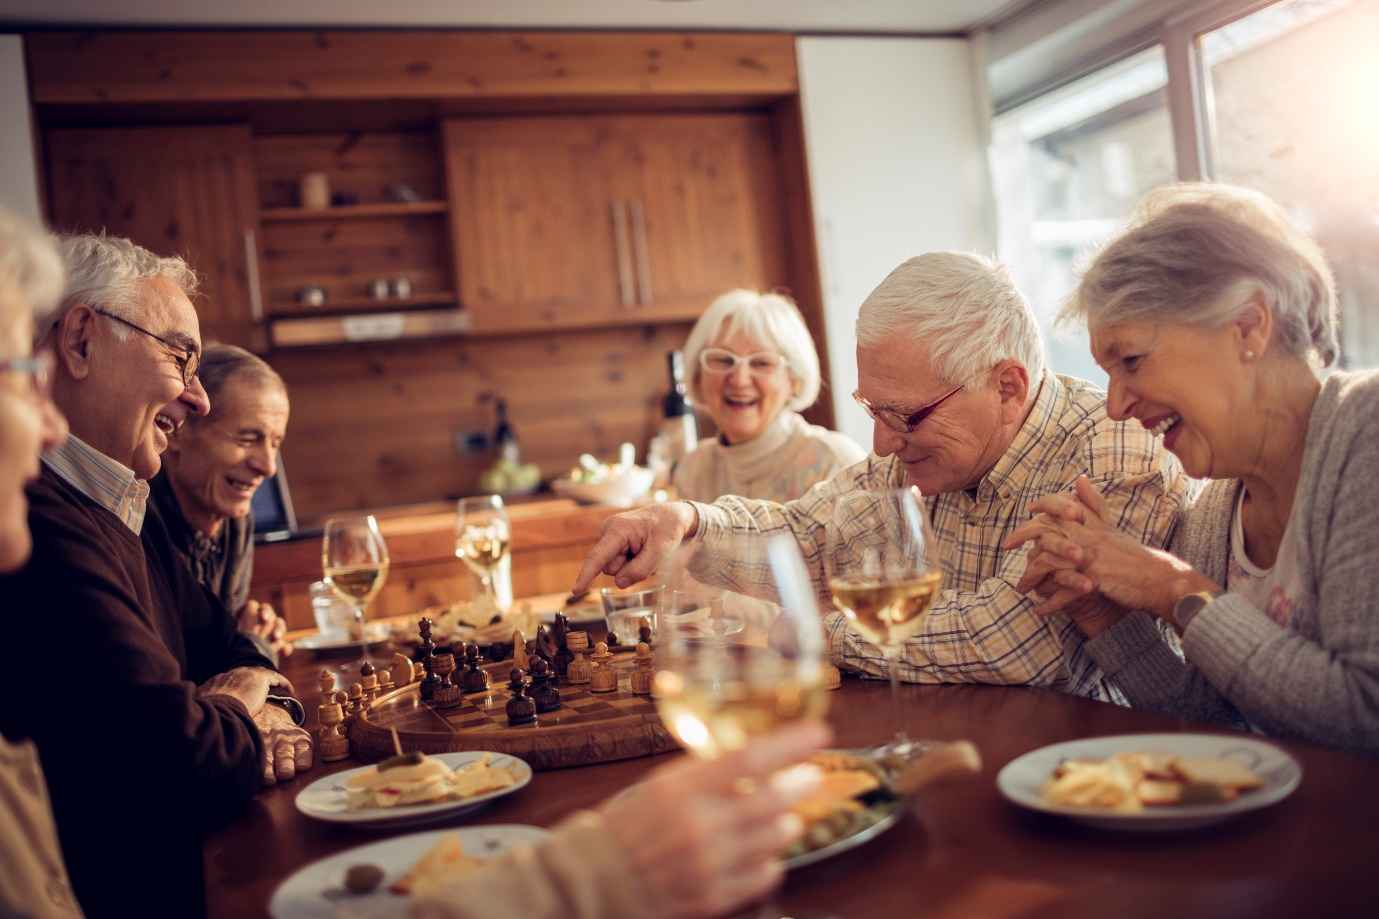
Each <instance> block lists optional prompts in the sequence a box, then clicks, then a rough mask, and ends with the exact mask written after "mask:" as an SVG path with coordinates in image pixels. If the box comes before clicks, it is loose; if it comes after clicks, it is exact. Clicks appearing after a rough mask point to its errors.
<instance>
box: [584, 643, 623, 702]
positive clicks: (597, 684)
mask: <svg viewBox="0 0 1379 919" xmlns="http://www.w3.org/2000/svg"><path fill="white" fill-rule="evenodd" d="M589 660H591V661H593V662H594V669H593V670H591V671H590V673H589V691H590V692H617V691H618V671H617V670H616V669H615V668H614V667H613V664H612V661H613V652H612V651H609V650H608V645H607V644H605V643H604V642H599V643H598V644H596V645H594V653H593V654H590V655H589Z"/></svg>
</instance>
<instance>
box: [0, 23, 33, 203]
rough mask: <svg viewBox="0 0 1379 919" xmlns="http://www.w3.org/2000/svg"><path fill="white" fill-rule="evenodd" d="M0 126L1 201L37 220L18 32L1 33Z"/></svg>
mask: <svg viewBox="0 0 1379 919" xmlns="http://www.w3.org/2000/svg"><path fill="white" fill-rule="evenodd" d="M0 126H3V129H2V130H0V204H3V205H4V206H5V207H7V208H9V209H10V210H12V211H16V212H18V213H21V214H24V215H26V216H28V217H31V218H32V219H34V220H39V219H41V217H42V215H41V214H40V213H39V204H38V166H37V164H36V163H35V161H34V138H33V122H32V120H31V118H30V115H29V82H28V79H27V78H26V77H25V75H24V41H23V39H22V38H20V36H18V35H0Z"/></svg>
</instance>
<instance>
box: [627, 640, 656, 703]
mask: <svg viewBox="0 0 1379 919" xmlns="http://www.w3.org/2000/svg"><path fill="white" fill-rule="evenodd" d="M655 679H656V658H655V657H653V656H652V654H651V646H650V645H648V644H647V643H646V642H644V641H639V642H637V669H636V670H634V671H632V679H631V683H632V692H633V694H634V695H638V696H649V695H651V684H652V682H653V681H654V680H655Z"/></svg>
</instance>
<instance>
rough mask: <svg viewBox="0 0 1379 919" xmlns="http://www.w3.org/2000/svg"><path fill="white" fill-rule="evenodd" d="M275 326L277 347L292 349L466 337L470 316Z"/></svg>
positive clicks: (280, 322)
mask: <svg viewBox="0 0 1379 919" xmlns="http://www.w3.org/2000/svg"><path fill="white" fill-rule="evenodd" d="M272 325H273V329H272V338H273V344H274V346H275V347H279V348H291V347H304V346H311V345H338V344H359V343H361V342H371V341H398V340H401V339H407V338H434V337H436V336H441V335H464V334H466V333H467V332H468V331H469V314H468V313H466V312H465V311H464V310H461V309H454V310H414V311H411V312H402V311H393V312H379V313H370V314H361V315H358V316H302V317H293V318H289V319H274V320H273V324H272Z"/></svg>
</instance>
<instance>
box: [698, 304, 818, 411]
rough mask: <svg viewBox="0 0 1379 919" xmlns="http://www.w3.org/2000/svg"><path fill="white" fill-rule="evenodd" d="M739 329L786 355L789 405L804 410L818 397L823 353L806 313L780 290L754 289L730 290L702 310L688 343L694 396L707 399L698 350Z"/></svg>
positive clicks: (796, 409) (786, 405) (783, 355)
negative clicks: (801, 313)
mask: <svg viewBox="0 0 1379 919" xmlns="http://www.w3.org/2000/svg"><path fill="white" fill-rule="evenodd" d="M736 332H741V333H743V334H744V335H747V336H749V337H751V338H753V339H755V340H756V341H758V342H760V343H761V346H762V347H763V348H766V349H768V350H771V351H777V352H779V353H780V354H781V356H782V357H784V358H785V371H786V373H787V374H789V376H790V381H791V384H792V393H791V396H790V401H788V402H786V403H785V408H786V409H788V410H790V411H792V412H799V411H803V410H805V409H807V408H809V406H811V405H813V404H814V401H815V400H816V399H818V398H819V387H820V374H819V353H818V352H817V351H815V350H814V339H813V338H812V337H811V336H810V334H809V327H808V326H806V325H805V324H804V317H803V316H801V315H800V310H799V308H798V307H797V306H795V303H794V301H792V300H791V299H790V298H789V297H785V296H782V295H781V294H763V293H757V292H756V291H754V290H743V289H742V288H738V289H737V290H730V291H728V292H727V293H726V294H724V295H723V296H721V297H719V298H718V299H717V300H715V301H713V303H710V304H709V308H708V309H706V310H704V313H703V315H701V316H700V317H699V321H698V322H696V323H695V324H694V328H693V329H691V330H690V334H689V338H688V339H687V340H686V341H685V348H684V352H685V366H686V367H687V368H688V369H689V373H690V397H691V398H693V399H694V400H695V401H696V402H701V403H702V402H703V401H704V397H703V394H702V392H701V391H700V388H699V382H700V376H701V371H700V368H699V354H700V352H702V351H703V350H704V349H705V348H707V347H710V346H711V345H712V344H713V343H714V342H715V341H718V340H719V338H721V337H724V336H730V335H733V334H734V333H736Z"/></svg>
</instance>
